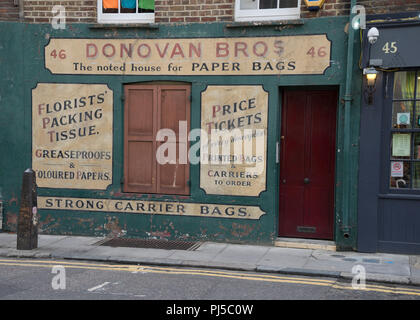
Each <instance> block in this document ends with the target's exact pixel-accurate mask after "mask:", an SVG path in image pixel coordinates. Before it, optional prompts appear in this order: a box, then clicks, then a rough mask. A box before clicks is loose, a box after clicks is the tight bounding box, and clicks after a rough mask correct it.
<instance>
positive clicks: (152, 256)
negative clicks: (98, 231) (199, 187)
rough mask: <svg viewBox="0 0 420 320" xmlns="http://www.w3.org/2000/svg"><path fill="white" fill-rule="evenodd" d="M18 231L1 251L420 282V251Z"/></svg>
mask: <svg viewBox="0 0 420 320" xmlns="http://www.w3.org/2000/svg"><path fill="white" fill-rule="evenodd" d="M16 238H17V235H16V234H15V233H5V232H2V233H0V257H7V258H33V259H41V258H44V259H45V258H49V259H72V260H84V261H96V262H97V261H102V262H107V263H110V262H111V263H123V264H138V265H140V264H143V265H161V266H177V267H202V268H216V269H228V270H240V271H254V272H266V273H280V274H289V275H303V276H316V277H319V276H324V277H333V278H343V279H350V280H351V279H353V277H354V276H355V274H356V270H355V271H354V273H353V267H355V266H358V265H361V266H363V268H364V270H365V271H366V281H367V282H381V283H393V284H405V285H416V286H420V256H414V255H401V254H384V253H359V252H335V251H331V250H324V249H296V248H285V247H276V246H257V245H242V244H230V243H216V242H203V243H202V244H201V245H200V246H199V247H198V248H196V249H195V250H192V251H186V250H165V249H150V248H149V249H143V248H126V247H109V246H103V245H101V243H103V242H104V240H106V239H105V238H104V237H81V236H57V235H39V236H38V248H37V249H33V250H17V249H16Z"/></svg>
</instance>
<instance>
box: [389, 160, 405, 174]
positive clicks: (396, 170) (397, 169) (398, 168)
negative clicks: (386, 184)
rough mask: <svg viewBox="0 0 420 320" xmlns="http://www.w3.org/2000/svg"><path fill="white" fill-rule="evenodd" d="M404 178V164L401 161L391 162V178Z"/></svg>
mask: <svg viewBox="0 0 420 320" xmlns="http://www.w3.org/2000/svg"><path fill="white" fill-rule="evenodd" d="M403 176H404V163H403V162H402V161H392V162H391V177H403Z"/></svg>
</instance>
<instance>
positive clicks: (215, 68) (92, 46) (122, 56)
mask: <svg viewBox="0 0 420 320" xmlns="http://www.w3.org/2000/svg"><path fill="white" fill-rule="evenodd" d="M330 52H331V42H330V40H328V39H327V37H326V35H325V34H322V35H304V36H283V37H249V38H248V37H247V38H245V37H244V38H199V39H59V38H53V39H51V40H50V43H49V44H47V45H46V47H45V66H46V68H47V69H49V70H50V71H51V72H52V73H54V74H103V75H116V74H127V75H278V74H323V73H324V71H325V69H327V68H328V67H329V65H330Z"/></svg>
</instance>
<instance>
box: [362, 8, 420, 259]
mask: <svg viewBox="0 0 420 320" xmlns="http://www.w3.org/2000/svg"><path fill="white" fill-rule="evenodd" d="M419 14H420V12H417V13H416V12H414V13H411V14H409V15H405V16H401V15H394V16H387V17H374V18H370V19H368V25H367V28H366V30H365V31H364V33H363V57H362V59H361V60H362V61H361V63H362V67H363V68H364V70H365V73H370V72H369V70H370V71H372V70H373V73H375V72H377V78H376V82H374V81H370V82H369V81H368V80H367V76H366V77H365V76H364V79H363V95H364V98H365V99H363V102H362V106H361V108H362V110H361V126H360V161H359V196H358V199H359V201H358V250H359V251H362V252H394V253H414V254H419V253H420V41H419V40H420V15H419ZM369 21H370V23H369ZM373 27H376V28H377V29H378V31H379V37H378V39H377V41H376V42H374V43H370V42H369V40H368V36H367V34H368V31H369V29H370V28H373ZM366 71H367V72H366Z"/></svg>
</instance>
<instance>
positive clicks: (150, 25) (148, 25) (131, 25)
mask: <svg viewBox="0 0 420 320" xmlns="http://www.w3.org/2000/svg"><path fill="white" fill-rule="evenodd" d="M89 28H90V29H115V28H119V29H159V25H158V24H156V23H148V22H147V23H98V24H93V25H91V26H89Z"/></svg>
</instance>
